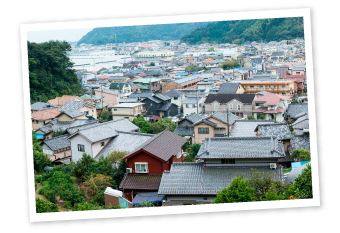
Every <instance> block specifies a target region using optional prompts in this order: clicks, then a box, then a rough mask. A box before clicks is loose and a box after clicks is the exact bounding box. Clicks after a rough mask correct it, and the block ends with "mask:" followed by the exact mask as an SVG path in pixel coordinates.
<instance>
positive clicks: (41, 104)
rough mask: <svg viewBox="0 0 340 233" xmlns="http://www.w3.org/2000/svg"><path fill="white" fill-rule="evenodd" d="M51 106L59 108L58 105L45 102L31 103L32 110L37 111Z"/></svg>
mask: <svg viewBox="0 0 340 233" xmlns="http://www.w3.org/2000/svg"><path fill="white" fill-rule="evenodd" d="M50 108H58V106H56V105H53V104H48V103H44V102H36V103H34V104H31V110H35V111H40V110H46V109H50Z"/></svg>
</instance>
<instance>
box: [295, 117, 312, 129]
mask: <svg viewBox="0 0 340 233" xmlns="http://www.w3.org/2000/svg"><path fill="white" fill-rule="evenodd" d="M292 125H293V128H294V129H309V117H308V115H306V116H302V117H299V118H298V119H297V120H296V121H295V122H294V123H293V124H292Z"/></svg>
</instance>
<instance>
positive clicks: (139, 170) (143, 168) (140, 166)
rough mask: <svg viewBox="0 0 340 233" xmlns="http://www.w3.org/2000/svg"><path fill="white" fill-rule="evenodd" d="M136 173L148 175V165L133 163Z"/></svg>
mask: <svg viewBox="0 0 340 233" xmlns="http://www.w3.org/2000/svg"><path fill="white" fill-rule="evenodd" d="M135 171H136V173H148V172H149V170H148V163H135Z"/></svg>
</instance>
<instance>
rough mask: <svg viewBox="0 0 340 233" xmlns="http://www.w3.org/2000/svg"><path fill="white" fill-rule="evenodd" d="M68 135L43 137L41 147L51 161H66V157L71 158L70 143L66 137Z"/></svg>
mask: <svg viewBox="0 0 340 233" xmlns="http://www.w3.org/2000/svg"><path fill="white" fill-rule="evenodd" d="M68 136H69V135H61V136H58V137H53V138H50V139H45V140H44V141H43V142H42V144H41V148H42V150H43V153H44V154H45V155H46V156H47V157H48V158H49V159H50V160H51V161H52V162H53V163H55V164H56V163H62V162H64V163H65V162H66V163H68V162H67V161H65V160H66V159H68V161H69V159H70V158H71V143H70V141H69V140H68V139H67V137H68Z"/></svg>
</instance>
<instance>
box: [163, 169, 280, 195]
mask: <svg viewBox="0 0 340 233" xmlns="http://www.w3.org/2000/svg"><path fill="white" fill-rule="evenodd" d="M252 169H256V170H258V171H259V172H269V173H271V174H272V175H273V178H274V180H282V179H283V177H282V173H283V172H282V167H279V168H278V169H279V172H278V174H279V175H277V170H270V167H269V164H264V165H258V166H256V165H253V166H251V165H236V164H233V165H220V166H218V165H217V166H216V165H212V166H208V165H204V163H202V162H199V163H173V164H172V166H171V170H170V171H165V172H163V176H162V180H161V183H160V186H159V189H158V194H160V195H216V194H217V193H218V192H219V191H220V190H221V189H222V188H224V187H228V186H229V185H230V183H231V181H232V179H233V178H235V177H237V176H240V175H243V177H244V178H245V179H248V178H250V175H251V171H252Z"/></svg>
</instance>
